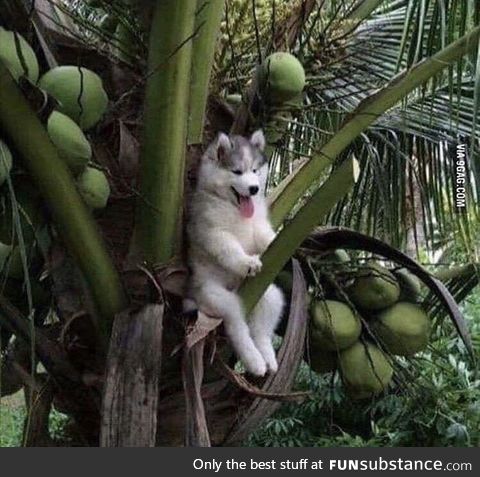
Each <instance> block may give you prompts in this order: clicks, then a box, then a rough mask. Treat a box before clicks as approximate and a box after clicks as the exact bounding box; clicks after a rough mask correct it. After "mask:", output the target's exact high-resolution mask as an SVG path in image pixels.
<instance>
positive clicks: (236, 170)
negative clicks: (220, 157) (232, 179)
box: [232, 169, 243, 176]
mask: <svg viewBox="0 0 480 477" xmlns="http://www.w3.org/2000/svg"><path fill="white" fill-rule="evenodd" d="M232 172H233V173H234V174H235V175H236V176H241V175H242V174H243V172H242V171H241V170H239V169H234V170H233V171H232Z"/></svg>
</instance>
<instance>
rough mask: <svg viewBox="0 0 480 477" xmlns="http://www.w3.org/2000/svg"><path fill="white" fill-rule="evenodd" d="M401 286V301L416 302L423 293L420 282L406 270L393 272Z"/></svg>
mask: <svg viewBox="0 0 480 477" xmlns="http://www.w3.org/2000/svg"><path fill="white" fill-rule="evenodd" d="M393 274H394V275H395V278H396V279H397V281H398V283H399V285H400V301H411V302H414V303H415V302H416V301H417V300H418V299H419V298H420V295H421V293H422V284H421V282H420V280H419V279H418V278H417V277H416V276H415V275H414V274H413V273H411V272H409V271H408V270H407V269H406V268H400V269H399V270H396V271H395V272H393Z"/></svg>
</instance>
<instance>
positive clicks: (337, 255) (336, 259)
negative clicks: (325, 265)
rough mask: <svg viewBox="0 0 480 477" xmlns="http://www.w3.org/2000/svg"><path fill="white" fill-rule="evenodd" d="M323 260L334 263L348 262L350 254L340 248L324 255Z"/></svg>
mask: <svg viewBox="0 0 480 477" xmlns="http://www.w3.org/2000/svg"><path fill="white" fill-rule="evenodd" d="M321 260H322V261H326V262H332V263H348V262H350V256H349V255H348V253H347V252H346V251H345V250H343V249H342V248H339V249H338V250H334V251H333V252H329V253H327V254H326V255H323V256H322V258H321Z"/></svg>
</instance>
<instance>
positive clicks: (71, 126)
mask: <svg viewBox="0 0 480 477" xmlns="http://www.w3.org/2000/svg"><path fill="white" fill-rule="evenodd" d="M0 60H1V61H2V62H3V63H4V64H5V66H6V67H7V69H8V70H9V71H10V74H11V75H12V77H13V78H14V79H15V80H19V79H20V78H21V77H25V78H28V80H30V81H31V82H32V83H34V84H36V85H37V86H38V87H39V88H40V89H42V90H43V91H45V92H46V93H48V94H49V95H50V96H51V97H52V98H54V100H55V101H56V105H57V107H56V110H54V111H52V113H51V114H50V116H49V117H48V120H47V124H46V128H47V131H48V134H49V136H50V139H51V141H52V143H53V144H54V145H55V146H56V148H57V150H58V152H59V155H60V157H61V158H62V159H63V161H64V162H65V164H66V165H67V166H68V168H69V169H70V170H71V172H72V174H73V175H74V176H75V177H76V179H77V185H78V190H79V192H80V194H81V196H82V197H83V199H84V201H85V203H86V204H87V205H88V206H89V207H91V208H93V209H98V208H103V207H105V205H106V203H107V201H108V198H109V196H110V186H109V184H108V180H107V178H106V176H105V174H104V173H103V172H102V171H100V170H98V169H93V168H92V167H89V166H88V164H89V163H90V161H91V160H92V148H91V145H90V142H89V140H88V138H87V134H88V133H86V132H85V131H88V130H89V129H91V128H93V127H94V126H95V125H96V124H98V122H99V121H100V120H101V119H102V117H103V116H104V114H105V112H106V110H107V106H108V96H107V93H106V92H105V89H104V87H103V83H102V80H101V78H100V77H99V76H98V75H97V74H96V73H94V72H93V71H91V70H89V69H87V68H83V67H78V66H71V65H65V66H58V67H55V68H52V69H51V70H49V71H47V72H45V73H44V74H43V75H42V76H40V68H39V63H38V60H37V57H36V56H35V52H34V50H33V49H32V47H31V46H30V45H29V43H28V42H27V41H26V40H25V38H24V37H23V36H22V35H20V34H19V33H17V32H13V31H7V30H5V29H4V28H2V27H0ZM13 163H14V161H13ZM13 163H12V153H11V151H10V149H9V148H8V147H7V145H6V144H5V142H4V141H2V139H1V138H0V185H1V184H3V183H4V182H5V180H6V178H7V176H8V175H9V174H10V171H11V169H12V164H13Z"/></svg>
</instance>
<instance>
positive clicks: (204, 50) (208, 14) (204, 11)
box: [187, 0, 225, 144]
mask: <svg viewBox="0 0 480 477" xmlns="http://www.w3.org/2000/svg"><path fill="white" fill-rule="evenodd" d="M192 1H193V0H192ZM224 7H225V0H197V13H196V17H195V32H196V35H195V38H194V39H193V49H192V72H191V80H190V114H189V119H188V138H187V142H188V144H200V143H201V142H202V135H203V125H204V122H205V109H206V106H207V99H208V86H209V83H210V75H211V72H212V66H213V60H214V57H215V45H216V43H217V38H218V33H219V31H220V23H221V21H222V16H223V9H224Z"/></svg>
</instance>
